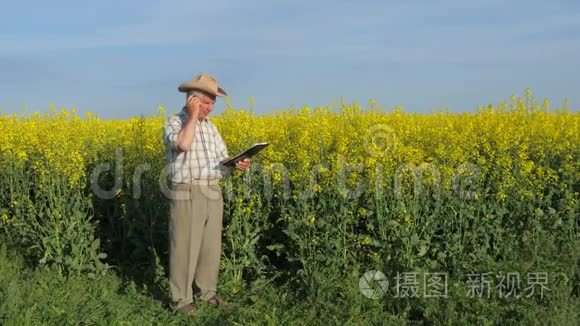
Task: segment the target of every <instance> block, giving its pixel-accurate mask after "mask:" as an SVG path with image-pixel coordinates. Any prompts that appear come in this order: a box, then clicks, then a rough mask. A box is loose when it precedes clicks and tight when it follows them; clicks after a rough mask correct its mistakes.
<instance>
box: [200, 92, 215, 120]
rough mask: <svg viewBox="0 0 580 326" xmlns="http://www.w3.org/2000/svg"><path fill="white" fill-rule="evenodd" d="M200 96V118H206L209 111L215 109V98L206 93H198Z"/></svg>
mask: <svg viewBox="0 0 580 326" xmlns="http://www.w3.org/2000/svg"><path fill="white" fill-rule="evenodd" d="M196 97H197V98H199V102H200V103H199V119H200V120H203V119H205V118H206V117H207V116H208V115H209V113H210V112H211V111H212V110H213V106H214V104H215V98H212V97H210V96H205V95H196Z"/></svg>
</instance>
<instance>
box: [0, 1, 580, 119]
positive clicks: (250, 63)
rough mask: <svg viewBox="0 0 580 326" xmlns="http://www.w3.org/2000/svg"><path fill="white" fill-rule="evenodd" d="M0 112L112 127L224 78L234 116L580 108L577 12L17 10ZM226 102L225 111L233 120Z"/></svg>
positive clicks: (531, 5) (135, 6) (3, 38)
mask: <svg viewBox="0 0 580 326" xmlns="http://www.w3.org/2000/svg"><path fill="white" fill-rule="evenodd" d="M2 7H3V8H2V11H1V12H0V108H2V110H3V111H4V112H5V113H6V112H8V113H11V112H21V111H22V110H23V108H28V110H29V111H36V110H40V111H45V110H46V109H47V108H48V106H49V103H54V105H55V106H56V107H57V108H61V107H66V108H71V107H76V108H77V110H78V111H79V112H81V113H82V112H87V111H91V112H94V113H97V114H99V115H100V116H101V117H102V118H127V117H131V116H135V115H140V114H145V115H150V114H154V113H155V112H156V111H157V107H158V105H160V104H162V105H164V106H166V108H167V110H168V111H170V112H172V111H175V110H177V109H179V108H180V107H181V105H182V104H183V95H182V94H181V93H179V92H177V86H178V85H179V84H180V83H181V82H183V81H185V80H188V79H191V77H192V76H193V75H195V74H196V73H198V72H209V73H212V74H213V75H215V76H216V77H217V78H218V80H219V81H220V84H221V86H223V87H224V88H225V89H226V90H227V91H228V92H229V94H230V100H231V103H232V104H233V106H234V107H235V108H242V107H248V103H249V101H248V99H249V98H250V96H253V97H254V111H255V112H258V113H262V112H271V111H272V110H277V109H283V108H288V107H290V106H295V107H301V106H303V105H310V106H319V105H331V104H333V103H334V104H338V103H339V99H340V97H341V96H342V97H344V98H345V99H346V100H347V101H348V102H351V101H357V102H359V103H361V104H363V105H365V106H366V103H367V102H368V100H369V99H370V98H375V99H376V100H377V101H378V103H379V104H381V105H382V106H383V107H385V108H388V109H389V108H392V107H393V106H395V105H403V106H404V107H405V111H407V112H428V111H429V110H433V109H437V108H449V109H450V110H451V111H455V112H463V111H474V110H475V109H476V107H477V105H484V104H490V103H498V102H499V101H502V100H507V99H509V96H510V95H511V94H514V93H515V94H522V93H523V90H524V89H525V88H526V87H531V88H532V89H533V91H534V95H535V96H536V97H538V98H544V97H547V98H549V99H551V100H552V101H553V103H555V104H558V103H561V102H562V101H563V100H564V99H565V98H568V99H569V100H570V101H571V107H572V109H574V110H575V111H577V109H576V108H579V107H580V91H579V90H580V1H577V0H575V1H558V0H550V1H536V0H528V1H519V0H514V1H499V0H490V1H464V0H463V1H460V0H441V1H424V0H422V1H412V0H410V1H372V0H367V1H340V0H334V1H308V2H306V1H297V0H294V1H269V2H268V1H253V0H249V1H222V0H214V1H203V2H201V1H191V0H189V1H185V0H164V1H149V0H142V1H108V0H103V1H93V2H85V1H58V0H55V1H50V2H45V1H37V2H31V1H19V2H17V1H11V2H8V3H4V4H3V5H2ZM224 107H225V104H224V103H223V102H221V103H219V102H218V104H217V105H216V111H215V113H219V112H221V111H223V109H224Z"/></svg>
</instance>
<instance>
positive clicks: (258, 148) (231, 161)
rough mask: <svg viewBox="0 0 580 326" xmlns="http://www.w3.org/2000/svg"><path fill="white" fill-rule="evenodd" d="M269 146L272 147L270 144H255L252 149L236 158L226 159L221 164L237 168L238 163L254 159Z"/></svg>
mask: <svg viewBox="0 0 580 326" xmlns="http://www.w3.org/2000/svg"><path fill="white" fill-rule="evenodd" d="M268 145H270V144H269V143H255V144H254V145H252V146H251V147H250V148H248V149H246V150H245V151H243V152H241V153H240V154H238V155H236V156H230V157H228V158H226V159H224V160H223V161H221V162H220V164H222V165H225V166H235V165H236V163H237V162H239V161H243V160H244V159H245V158H249V157H252V156H254V155H256V154H258V153H259V152H260V151H261V150H263V149H264V148H266V147H268Z"/></svg>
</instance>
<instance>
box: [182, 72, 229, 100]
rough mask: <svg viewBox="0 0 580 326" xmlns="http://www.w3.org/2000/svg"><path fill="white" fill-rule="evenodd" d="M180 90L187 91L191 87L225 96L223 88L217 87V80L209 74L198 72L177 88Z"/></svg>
mask: <svg viewBox="0 0 580 326" xmlns="http://www.w3.org/2000/svg"><path fill="white" fill-rule="evenodd" d="M177 89H178V90H179V91H180V92H184V93H187V92H188V91H190V90H192V89H197V90H202V91H204V92H207V93H209V94H212V95H215V96H227V95H228V93H226V91H224V90H223V88H221V87H218V84H217V80H216V79H215V78H214V77H213V76H211V75H209V74H199V75H197V76H194V77H193V79H192V80H189V81H186V82H184V83H182V84H181V85H179V87H178V88H177Z"/></svg>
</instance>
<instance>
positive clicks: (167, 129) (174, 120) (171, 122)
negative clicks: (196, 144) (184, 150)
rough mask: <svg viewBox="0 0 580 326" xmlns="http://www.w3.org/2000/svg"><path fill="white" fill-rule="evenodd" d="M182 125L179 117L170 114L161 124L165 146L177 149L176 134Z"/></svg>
mask: <svg viewBox="0 0 580 326" xmlns="http://www.w3.org/2000/svg"><path fill="white" fill-rule="evenodd" d="M182 127H183V123H182V122H181V119H179V117H177V116H171V117H169V119H167V122H166V123H165V125H164V126H163V142H164V143H165V146H166V147H167V148H169V149H172V150H174V151H179V149H178V148H177V135H178V134H179V131H180V130H181V128H182Z"/></svg>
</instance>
